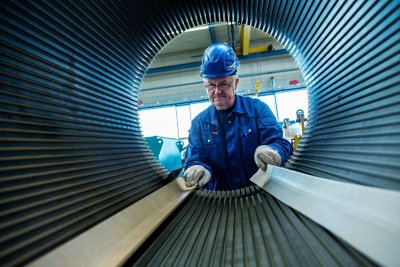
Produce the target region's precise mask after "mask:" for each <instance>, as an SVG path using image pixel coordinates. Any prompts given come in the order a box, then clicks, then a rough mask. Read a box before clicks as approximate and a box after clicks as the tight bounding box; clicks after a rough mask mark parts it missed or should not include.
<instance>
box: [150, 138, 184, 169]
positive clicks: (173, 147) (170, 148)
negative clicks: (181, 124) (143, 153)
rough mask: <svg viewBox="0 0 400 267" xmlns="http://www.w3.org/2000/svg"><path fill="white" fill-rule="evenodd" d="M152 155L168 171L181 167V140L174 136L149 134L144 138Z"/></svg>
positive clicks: (182, 148)
mask: <svg viewBox="0 0 400 267" xmlns="http://www.w3.org/2000/svg"><path fill="white" fill-rule="evenodd" d="M145 140H146V142H147V144H148V146H149V148H150V150H151V151H152V152H153V154H154V157H155V158H156V159H157V160H158V161H159V162H160V164H161V165H162V166H163V167H164V168H165V169H166V170H168V171H169V172H171V171H173V170H176V169H180V168H182V165H183V162H182V156H181V155H182V151H183V150H184V147H183V145H184V143H183V141H181V140H179V139H175V138H168V137H161V136H150V137H146V138H145Z"/></svg>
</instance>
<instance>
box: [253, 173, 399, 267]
mask: <svg viewBox="0 0 400 267" xmlns="http://www.w3.org/2000/svg"><path fill="white" fill-rule="evenodd" d="M251 181H252V182H254V183H255V184H256V185H258V186H260V187H261V188H263V189H264V190H265V191H267V192H268V193H270V194H271V195H273V196H274V197H276V198H277V199H279V200H280V201H282V202H283V203H285V204H286V205H288V206H290V207H292V208H294V209H296V210H297V211H299V212H301V213H303V214H304V215H306V216H307V217H309V218H311V219H312V220H314V221H315V222H317V223H319V224H320V225H321V226H323V227H324V228H326V229H328V230H329V231H331V232H332V233H333V234H335V235H336V236H338V237H339V238H341V239H343V240H345V241H346V242H348V243H349V244H350V245H352V246H353V247H355V248H356V249H358V250H359V251H360V252H361V253H363V254H365V255H366V256H367V257H369V258H371V259H372V260H374V261H376V262H377V263H379V264H382V265H384V266H399V265H400V254H399V253H398V240H400V192H398V191H393V190H388V189H381V188H375V187H370V186H364V185H358V184H352V183H347V182H339V181H333V180H329V179H323V178H319V177H315V176H312V175H307V174H303V173H300V172H296V171H292V170H288V169H285V168H280V167H275V166H268V169H267V171H266V172H263V171H262V170H261V171H259V172H257V173H256V174H255V175H254V176H253V177H252V178H251Z"/></svg>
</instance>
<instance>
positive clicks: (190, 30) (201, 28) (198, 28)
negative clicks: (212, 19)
mask: <svg viewBox="0 0 400 267" xmlns="http://www.w3.org/2000/svg"><path fill="white" fill-rule="evenodd" d="M227 24H228V25H232V24H236V22H227V23H214V24H208V25H204V26H199V27H194V28H190V29H189V30H186V31H185V32H194V31H201V30H206V29H208V27H210V26H212V27H218V26H224V25H227Z"/></svg>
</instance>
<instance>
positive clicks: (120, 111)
mask: <svg viewBox="0 0 400 267" xmlns="http://www.w3.org/2000/svg"><path fill="white" fill-rule="evenodd" d="M94 2H96V3H95V4H94V3H92V4H91V3H89V2H80V3H79V5H77V2H72V3H69V2H68V1H45V2H31V1H1V5H2V9H1V10H2V11H1V22H0V23H1V57H2V66H1V100H0V109H1V119H0V121H1V136H0V141H1V154H0V156H1V158H0V160H1V167H0V171H1V174H0V175H1V180H0V194H1V195H0V196H1V197H0V262H1V263H2V264H6V265H15V264H20V263H24V262H26V261H27V260H29V259H31V258H32V257H34V256H37V255H39V254H40V253H43V252H44V251H46V250H49V249H51V248H53V247H55V245H57V244H59V243H60V242H63V241H64V240H67V239H69V238H71V237H74V236H75V235H76V234H79V233H80V232H82V231H84V230H86V229H88V227H90V226H93V225H94V224H96V223H98V222H99V221H101V220H103V219H105V218H107V217H109V216H110V215H112V214H114V213H115V212H117V211H119V210H121V209H123V208H124V207H126V206H128V205H130V204H131V203H133V202H135V201H136V200H138V199H140V198H142V197H143V196H145V195H147V194H149V193H150V192H152V191H154V190H156V189H158V188H160V187H161V186H162V185H164V184H165V181H164V180H163V179H162V178H165V177H166V175H167V173H166V171H165V170H163V169H162V168H161V167H160V166H159V165H158V163H156V162H155V160H154V158H153V156H152V154H151V152H150V151H149V150H148V148H147V146H146V143H145V142H144V140H143V137H142V135H141V132H140V128H139V127H140V126H139V119H138V113H137V107H136V106H137V105H136V101H137V99H138V97H137V95H138V91H139V86H140V83H141V81H142V77H143V75H144V72H145V67H144V66H147V65H148V64H149V62H150V60H151V58H152V57H149V56H148V55H147V54H146V52H145V51H144V50H143V48H141V49H139V47H135V44H134V43H129V42H128V39H126V38H125V37H124V36H125V35H126V34H129V32H127V28H128V25H125V26H124V28H125V29H120V30H119V27H120V26H119V25H120V24H119V22H118V21H115V15H114V16H112V15H110V14H108V13H107V12H105V10H102V8H104V7H102V4H101V3H100V2H98V1H94ZM97 2H98V3H97ZM111 16H112V17H113V18H111ZM131 35H132V34H131ZM131 39H134V37H133V36H131ZM155 53H156V52H155V51H154V52H153V54H155Z"/></svg>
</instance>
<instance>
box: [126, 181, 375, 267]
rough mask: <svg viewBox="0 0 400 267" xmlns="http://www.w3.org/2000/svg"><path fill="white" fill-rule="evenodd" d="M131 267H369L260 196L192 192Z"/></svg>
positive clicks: (248, 190) (320, 231) (252, 190)
mask: <svg viewBox="0 0 400 267" xmlns="http://www.w3.org/2000/svg"><path fill="white" fill-rule="evenodd" d="M131 261H132V262H134V263H133V266H374V265H375V264H374V263H372V262H371V261H369V260H368V259H367V258H365V257H364V256H362V255H360V254H359V253H358V252H356V251H355V250H354V249H353V248H351V247H350V246H348V245H346V244H345V243H343V242H340V241H339V240H338V239H336V238H335V237H334V236H332V235H331V234H330V233H328V232H327V231H326V230H324V229H323V228H321V227H320V226H318V225H317V224H315V223H314V222H312V221H311V220H309V219H308V218H306V217H304V216H302V215H301V214H300V213H297V212H296V211H294V210H292V209H290V208H289V207H288V206H286V205H285V204H283V203H281V202H280V201H278V200H277V199H275V198H273V197H272V196H271V195H269V194H268V193H266V192H265V191H259V192H258V191H257V189H255V188H246V189H242V190H240V191H239V190H237V191H230V192H226V191H224V192H218V193H214V192H207V191H198V192H196V193H195V194H194V196H193V197H192V198H191V199H190V201H189V203H187V205H185V207H184V208H183V209H182V210H181V211H180V212H179V214H177V215H176V216H175V217H174V218H173V220H172V221H171V222H170V223H169V225H168V227H166V228H165V230H164V231H163V232H162V233H161V234H159V235H158V237H157V238H156V239H155V240H154V242H152V244H151V246H150V247H148V249H147V250H145V251H144V252H143V254H142V255H140V256H139V255H135V257H134V258H132V259H131Z"/></svg>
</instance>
